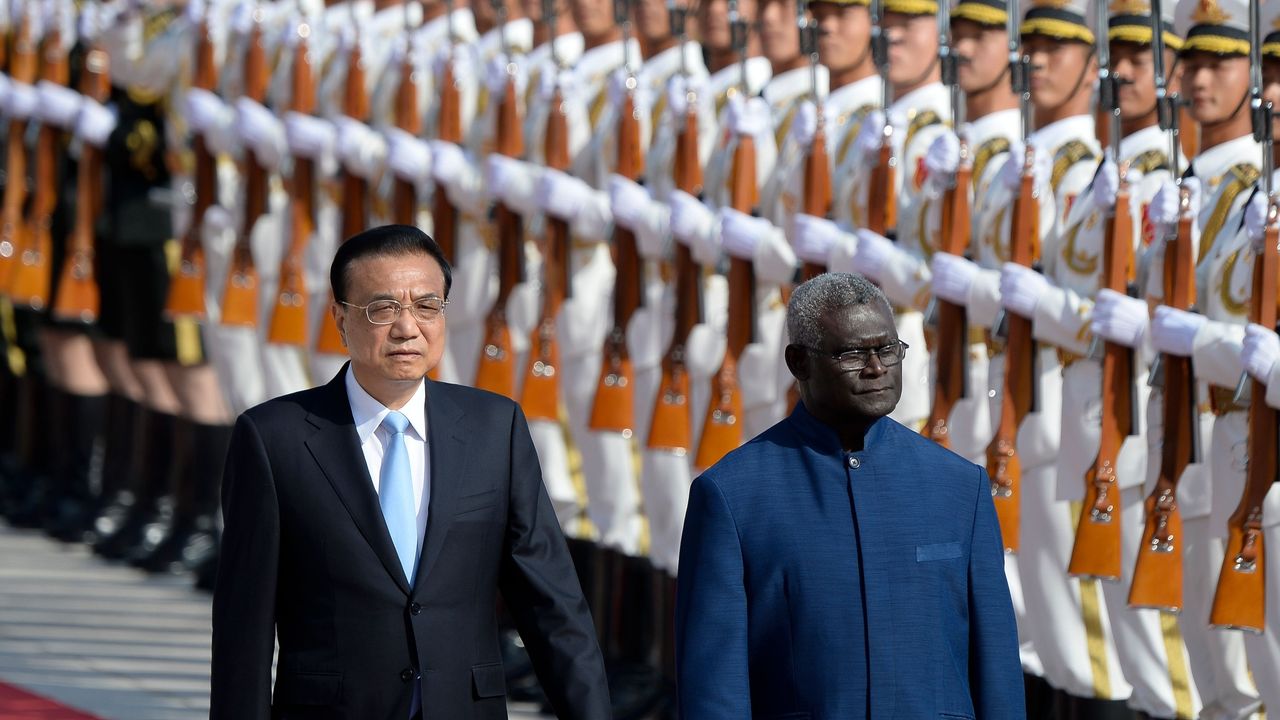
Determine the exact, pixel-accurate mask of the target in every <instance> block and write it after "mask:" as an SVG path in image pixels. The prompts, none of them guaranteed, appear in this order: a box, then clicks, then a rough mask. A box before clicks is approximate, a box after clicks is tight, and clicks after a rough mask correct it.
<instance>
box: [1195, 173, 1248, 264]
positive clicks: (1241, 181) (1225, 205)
mask: <svg viewBox="0 0 1280 720" xmlns="http://www.w3.org/2000/svg"><path fill="white" fill-rule="evenodd" d="M1260 177H1262V172H1261V171H1260V170H1258V168H1256V167H1254V166H1253V165H1251V164H1249V163H1239V164H1237V165H1233V166H1231V169H1230V170H1227V172H1226V179H1225V180H1224V182H1226V183H1227V186H1226V187H1225V188H1224V189H1223V190H1222V194H1221V195H1219V196H1218V202H1217V204H1216V205H1214V206H1213V212H1212V213H1211V214H1210V215H1209V222H1207V223H1205V226H1204V232H1202V233H1200V253H1199V256H1198V257H1197V258H1196V263H1197V264H1199V262H1200V261H1201V260H1203V259H1204V258H1205V256H1207V255H1208V254H1209V250H1210V249H1212V248H1213V243H1214V241H1215V240H1216V239H1217V238H1218V233H1220V232H1222V226H1223V225H1225V224H1226V223H1227V216H1228V215H1230V214H1231V207H1232V206H1233V205H1235V202H1236V198H1238V197H1240V193H1242V192H1244V191H1245V190H1248V189H1249V188H1251V187H1253V184H1254V183H1256V182H1258V178H1260Z"/></svg>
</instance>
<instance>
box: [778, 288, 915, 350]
mask: <svg viewBox="0 0 1280 720" xmlns="http://www.w3.org/2000/svg"><path fill="white" fill-rule="evenodd" d="M854 305H879V306H881V307H883V308H884V309H885V310H888V311H889V312H893V308H892V306H891V305H890V304H889V299H888V298H886V297H885V296H884V292H882V291H881V290H880V288H878V287H876V286H875V285H874V284H872V282H871V281H870V280H868V279H866V278H864V277H862V276H861V275H853V274H850V273H824V274H822V275H819V276H818V277H816V278H814V279H812V280H809V281H808V282H805V283H803V284H801V285H800V286H799V287H797V288H796V289H795V290H793V291H792V292H791V301H790V302H788V303H787V334H788V335H790V336H791V343H792V344H793V345H803V346H805V347H811V348H820V347H822V325H821V322H822V318H824V317H827V316H829V315H831V314H833V313H836V312H838V311H840V310H843V309H844V308H847V307H851V306H854Z"/></svg>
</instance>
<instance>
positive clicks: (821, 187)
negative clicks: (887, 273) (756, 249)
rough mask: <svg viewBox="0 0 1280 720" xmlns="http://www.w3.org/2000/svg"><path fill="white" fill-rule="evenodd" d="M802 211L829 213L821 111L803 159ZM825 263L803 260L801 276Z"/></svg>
mask: <svg viewBox="0 0 1280 720" xmlns="http://www.w3.org/2000/svg"><path fill="white" fill-rule="evenodd" d="M804 212H805V214H806V215H813V216H815V217H828V216H829V215H830V214H831V161H830V160H829V159H828V157H827V133H826V129H825V128H824V127H823V122H822V111H821V108H819V111H818V126H817V129H816V130H815V131H814V133H813V142H812V143H810V145H809V154H808V155H806V156H805V159H804ZM826 271H827V268H826V266H825V265H823V264H820V263H812V262H809V261H807V260H806V261H805V263H804V265H803V267H802V268H801V271H800V272H801V277H802V278H803V279H805V280H812V279H813V278H815V277H817V276H819V275H821V274H822V273H824V272H826Z"/></svg>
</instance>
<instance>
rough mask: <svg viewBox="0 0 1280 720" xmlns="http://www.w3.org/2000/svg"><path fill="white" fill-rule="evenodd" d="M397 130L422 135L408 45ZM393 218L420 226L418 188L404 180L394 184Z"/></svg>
mask: <svg viewBox="0 0 1280 720" xmlns="http://www.w3.org/2000/svg"><path fill="white" fill-rule="evenodd" d="M395 120H396V127H397V128H400V129H401V130H403V131H405V132H407V133H409V134H410V135H413V136H414V137H417V136H418V134H419V133H421V132H422V117H421V116H420V115H419V114H418V87H417V86H416V85H414V84H413V54H412V53H411V52H410V50H409V46H408V45H406V47H405V53H404V58H403V59H402V60H401V61H400V84H399V85H398V86H397V87H396V100H395ZM391 215H392V217H393V218H394V221H395V222H396V223H398V224H400V225H417V224H418V187H417V185H415V184H414V183H412V182H409V181H407V180H405V179H403V178H401V177H398V176H397V177H396V178H395V179H394V180H393V181H392V184H391Z"/></svg>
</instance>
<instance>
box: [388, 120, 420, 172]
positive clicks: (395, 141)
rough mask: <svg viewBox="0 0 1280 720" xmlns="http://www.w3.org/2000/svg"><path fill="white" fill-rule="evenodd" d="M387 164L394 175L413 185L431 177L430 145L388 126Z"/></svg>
mask: <svg viewBox="0 0 1280 720" xmlns="http://www.w3.org/2000/svg"><path fill="white" fill-rule="evenodd" d="M386 138H387V166H388V167H390V168H391V172H392V173H395V176H396V177H398V178H400V179H401V180H404V181H405V182H408V183H413V184H414V185H422V184H424V183H426V182H427V181H428V180H430V179H431V145H429V144H428V143H427V141H426V140H423V139H422V138H419V137H415V136H413V135H411V134H410V133H407V132H405V131H404V130H401V129H400V128H396V127H393V128H388V129H387V131H386Z"/></svg>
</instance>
